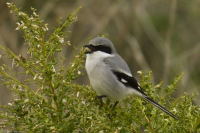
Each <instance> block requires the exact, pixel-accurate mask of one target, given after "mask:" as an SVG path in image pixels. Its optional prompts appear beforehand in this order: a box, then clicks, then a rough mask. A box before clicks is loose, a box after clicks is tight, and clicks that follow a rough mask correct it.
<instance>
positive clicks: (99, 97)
mask: <svg viewBox="0 0 200 133" xmlns="http://www.w3.org/2000/svg"><path fill="white" fill-rule="evenodd" d="M104 97H107V96H106V95H101V96H97V98H98V99H99V100H100V102H101V106H102V105H103V100H102V98H104Z"/></svg>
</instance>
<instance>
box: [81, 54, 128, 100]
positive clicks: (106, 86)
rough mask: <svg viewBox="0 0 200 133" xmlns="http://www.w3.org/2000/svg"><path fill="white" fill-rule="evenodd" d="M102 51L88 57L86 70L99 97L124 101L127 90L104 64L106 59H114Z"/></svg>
mask: <svg viewBox="0 0 200 133" xmlns="http://www.w3.org/2000/svg"><path fill="white" fill-rule="evenodd" d="M113 56H114V55H110V54H106V53H103V52H100V51H97V52H94V53H92V54H88V55H87V59H86V64H85V66H86V70H87V73H88V76H89V79H90V83H91V85H92V87H93V89H94V90H95V91H96V92H97V94H98V95H106V96H107V97H109V98H110V99H112V100H117V101H118V100H122V99H124V98H125V97H126V90H125V89H126V88H125V87H124V85H123V84H121V83H120V82H117V81H118V80H117V78H116V76H115V75H114V74H113V73H112V72H111V70H110V68H109V67H108V66H107V65H106V64H105V63H104V62H103V59H104V58H107V57H113Z"/></svg>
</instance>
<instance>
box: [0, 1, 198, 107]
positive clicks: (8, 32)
mask: <svg viewBox="0 0 200 133" xmlns="http://www.w3.org/2000/svg"><path fill="white" fill-rule="evenodd" d="M6 2H13V3H14V4H15V5H16V6H17V7H18V8H19V7H21V10H22V11H25V12H27V13H28V14H29V15H30V14H31V13H32V11H31V10H30V8H31V7H34V8H36V9H37V13H38V14H39V15H40V18H41V19H42V20H44V23H48V24H49V26H48V27H49V28H50V29H49V34H51V32H52V27H57V25H58V23H57V21H56V20H57V19H58V17H62V18H63V21H64V20H65V18H66V17H67V15H68V13H71V12H72V11H74V10H76V9H77V8H78V7H80V6H83V7H82V9H81V10H80V11H79V12H78V14H77V17H78V21H76V22H75V23H73V24H72V25H71V26H70V27H69V28H68V29H67V30H69V31H71V34H68V38H67V39H65V41H68V40H70V41H71V44H72V45H75V46H76V47H78V49H80V48H81V47H82V46H83V45H85V44H87V43H88V39H89V38H94V37H96V36H102V35H105V34H107V36H106V37H107V38H108V39H110V40H111V41H112V42H113V43H114V45H115V47H116V50H117V52H118V53H119V55H121V56H122V57H123V58H124V59H125V61H126V62H127V63H128V65H129V67H130V69H131V71H132V74H133V75H134V76H135V78H136V79H137V80H140V77H139V74H137V71H139V70H144V71H148V70H152V71H153V78H154V79H153V81H152V82H153V83H155V84H156V83H159V82H160V81H161V80H163V81H164V86H165V87H167V85H169V84H170V80H171V79H173V78H174V77H175V76H176V75H180V74H181V73H183V72H184V75H183V78H182V81H181V84H180V86H179V88H178V90H177V91H175V92H174V94H173V96H174V97H180V96H181V95H183V94H184V92H187V93H189V94H191V93H193V92H198V93H199V92H200V82H199V80H200V62H199V58H200V15H199V14H200V8H199V7H200V0H152V1H149V0H44V1H41V0H17V1H16V0H12V1H11V0H8V1H5V0H1V1H0V45H3V46H6V47H8V48H10V49H11V50H12V51H14V53H16V54H17V55H18V54H22V55H23V56H24V57H26V56H27V51H26V48H27V46H25V45H23V44H24V40H23V37H22V36H23V33H22V32H21V31H16V30H15V29H16V27H17V25H16V20H17V17H16V16H15V15H14V14H11V13H10V10H9V9H8V8H7V6H6ZM0 54H1V53H0ZM62 54H64V55H65V56H66V57H67V58H68V59H69V60H68V61H69V62H70V61H71V59H72V47H68V46H67V45H66V47H65V48H63V51H62ZM69 62H68V63H69ZM2 64H6V65H8V66H11V64H12V60H8V59H7V58H6V57H1V58H0V65H2ZM14 69H15V71H17V70H18V69H19V68H14ZM82 71H83V72H84V73H85V70H84V69H83V70H82ZM20 78H23V77H20ZM77 82H79V83H80V84H87V85H89V80H88V76H87V74H86V73H85V75H84V76H83V77H80V78H79V79H78V80H77ZM11 98H12V94H11V93H10V92H9V91H8V90H7V89H6V87H5V86H0V104H7V102H9V101H10V99H11ZM195 104H197V105H200V98H198V96H197V97H196V101H195Z"/></svg>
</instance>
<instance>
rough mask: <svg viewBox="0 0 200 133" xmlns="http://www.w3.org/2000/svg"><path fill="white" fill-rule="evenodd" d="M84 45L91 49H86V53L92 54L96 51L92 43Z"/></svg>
mask: <svg viewBox="0 0 200 133" xmlns="http://www.w3.org/2000/svg"><path fill="white" fill-rule="evenodd" d="M83 47H84V48H88V49H89V51H86V52H85V54H90V53H92V52H93V51H94V49H93V46H92V45H91V44H86V45H84V46H83Z"/></svg>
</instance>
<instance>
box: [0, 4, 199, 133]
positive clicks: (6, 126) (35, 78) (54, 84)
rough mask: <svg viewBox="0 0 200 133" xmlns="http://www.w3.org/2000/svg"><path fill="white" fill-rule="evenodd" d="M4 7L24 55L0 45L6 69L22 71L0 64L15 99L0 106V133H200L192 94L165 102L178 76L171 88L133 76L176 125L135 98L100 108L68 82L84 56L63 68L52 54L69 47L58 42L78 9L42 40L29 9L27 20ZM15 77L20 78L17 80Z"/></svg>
mask: <svg viewBox="0 0 200 133" xmlns="http://www.w3.org/2000/svg"><path fill="white" fill-rule="evenodd" d="M7 5H8V7H9V8H10V9H11V11H12V12H15V13H16V14H17V16H18V18H19V20H18V21H19V22H17V25H18V27H17V28H16V30H22V31H23V32H24V40H25V42H26V44H27V45H28V49H27V52H28V54H29V56H28V57H27V58H24V57H23V56H22V55H16V54H14V53H13V52H12V51H11V50H10V49H8V48H6V47H3V46H1V45H0V49H1V50H2V51H3V52H4V54H5V55H6V56H7V57H8V58H10V59H11V60H12V61H13V64H12V66H13V67H19V66H21V67H23V69H24V72H15V71H13V69H12V68H9V67H8V66H6V65H4V64H3V65H1V66H0V76H1V79H2V80H3V84H2V85H6V86H7V88H8V89H9V90H10V91H12V92H13V93H14V94H15V98H14V99H13V100H12V101H11V102H10V103H8V105H7V106H3V105H1V106H0V108H1V111H0V112H1V114H0V120H1V121H0V128H1V129H2V131H4V130H10V131H13V132H14V131H23V132H116V133H118V132H141V131H145V132H154V133H158V132H161V133H163V132H170V133H171V132H175V133H182V132H186V133H187V132H191V133H193V132H194V133H195V132H200V108H199V107H197V106H195V105H193V104H192V101H193V100H194V96H196V95H197V94H193V95H192V96H189V95H188V94H186V93H185V95H184V96H181V97H180V98H178V99H174V98H172V97H171V94H172V93H173V92H174V91H175V90H176V88H177V86H178V84H179V81H180V80H181V76H177V77H175V78H174V80H172V83H171V85H169V86H167V88H163V84H162V81H161V82H160V83H159V84H157V85H153V84H152V83H151V80H152V76H151V71H149V72H147V73H144V72H143V71H139V74H140V76H141V81H140V84H141V86H142V88H144V89H145V91H146V93H147V94H148V95H149V96H150V97H151V98H153V99H154V100H155V101H157V102H159V103H160V104H161V105H163V106H165V105H168V108H167V109H169V110H170V111H171V112H172V113H174V114H175V115H177V116H178V117H179V119H180V120H179V121H176V120H174V119H173V118H171V117H170V116H168V115H166V114H165V113H163V112H162V111H160V110H159V109H157V108H156V107H153V106H152V105H150V104H148V103H146V102H145V101H144V100H142V99H140V98H133V97H129V98H127V99H125V100H123V101H122V102H120V104H119V105H118V106H117V107H116V109H113V108H111V107H112V105H113V104H114V101H110V100H109V99H106V100H104V102H105V104H104V105H103V106H100V102H99V100H97V99H95V97H96V93H95V92H94V91H93V90H92V88H91V87H89V86H84V85H79V84H77V83H76V82H74V80H75V79H77V78H78V77H79V76H80V75H82V73H81V71H80V70H79V69H80V68H82V67H83V65H82V64H83V62H84V59H85V55H84V52H85V51H84V50H83V49H81V51H80V52H79V54H78V55H77V56H75V55H74V60H73V61H72V62H71V63H70V65H69V66H68V67H67V68H66V67H65V66H64V61H66V58H65V57H62V56H60V57H57V56H55V55H57V53H58V52H60V51H62V47H63V46H67V45H66V44H69V41H64V38H65V37H66V34H67V32H68V31H66V30H65V29H66V28H67V27H68V26H69V25H70V24H71V23H73V22H74V21H75V20H76V16H75V14H76V12H77V11H78V10H79V9H80V8H78V9H77V10H76V11H75V12H73V13H72V14H69V16H68V17H67V19H66V21H65V22H64V23H62V22H61V21H60V20H58V23H59V26H58V28H54V32H53V33H52V34H51V35H47V31H48V27H47V24H43V23H42V22H43V21H41V20H40V19H39V16H38V15H37V14H36V13H35V12H36V10H35V9H33V8H32V11H33V14H32V15H31V16H28V15H27V14H26V13H24V12H21V11H20V10H19V9H17V8H16V7H15V6H14V5H13V4H10V3H7ZM74 51H75V48H74ZM74 51H72V54H73V53H74ZM4 54H3V55H4ZM1 56H2V55H1ZM19 76H25V77H26V79H25V80H22V81H20V80H19V79H18V78H17V77H19ZM158 94H160V95H158Z"/></svg>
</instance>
